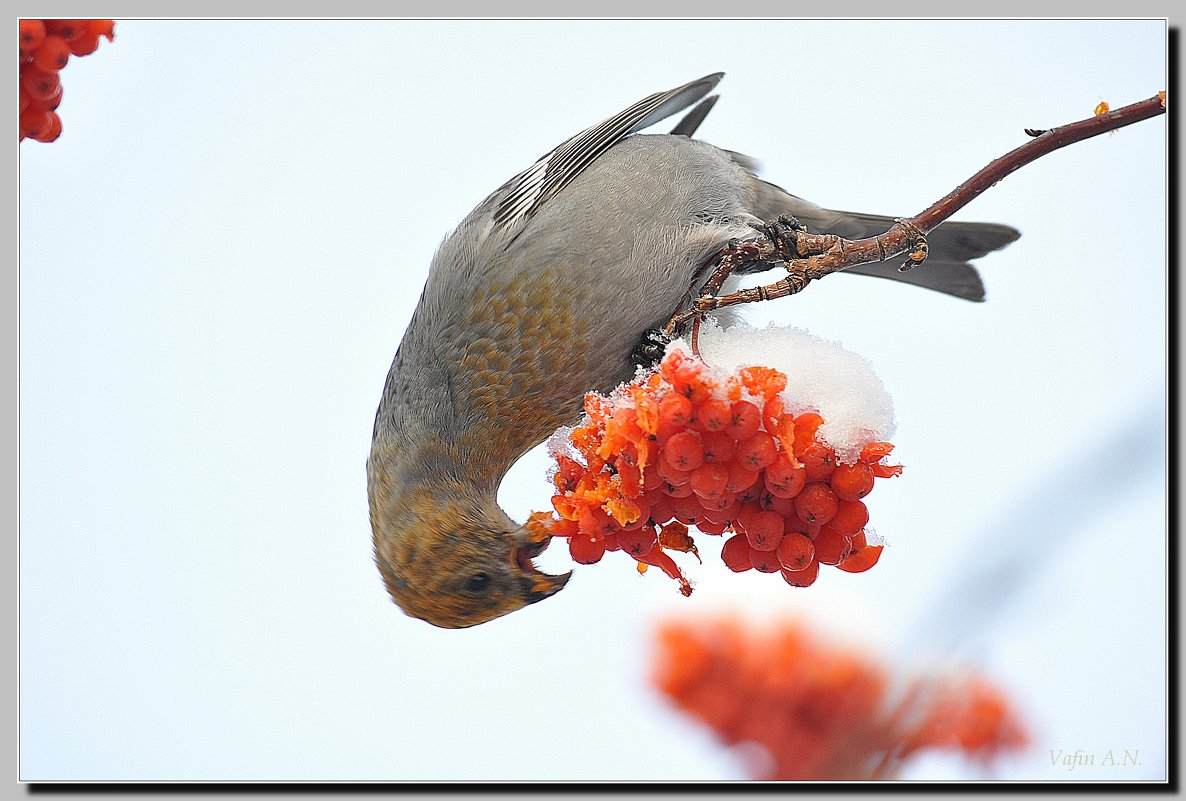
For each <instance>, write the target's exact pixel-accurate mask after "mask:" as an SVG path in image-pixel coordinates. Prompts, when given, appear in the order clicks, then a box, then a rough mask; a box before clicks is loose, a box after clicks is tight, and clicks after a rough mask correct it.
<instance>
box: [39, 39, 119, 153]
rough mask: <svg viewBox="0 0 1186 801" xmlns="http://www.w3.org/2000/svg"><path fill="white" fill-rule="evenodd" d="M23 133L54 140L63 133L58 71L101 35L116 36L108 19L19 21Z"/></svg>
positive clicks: (94, 44)
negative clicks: (59, 113)
mask: <svg viewBox="0 0 1186 801" xmlns="http://www.w3.org/2000/svg"><path fill="white" fill-rule="evenodd" d="M20 29H21V30H20V112H19V113H20V135H21V141H22V142H23V141H24V140H25V139H26V137H27V138H29V139H36V140H37V141H38V142H52V141H54V140H55V139H57V138H58V136H60V135H61V133H62V119H61V117H59V116H58V114H57V111H56V109H57V108H58V106H59V105H61V103H62V80H61V78H60V77H59V75H58V73H59V72H61V71H62V68H63V67H65V66H66V64H67V63H68V62H69V61H70V56H86V55H90V54H91V53H93V52H95V50H96V49H97V48H98V47H99V38H100V37H103V36H106V37H107V41H109V42H110V41H112V40H114V39H115V21H114V20H109V19H45V20H42V19H23V20H21V21H20Z"/></svg>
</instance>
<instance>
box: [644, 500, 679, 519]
mask: <svg viewBox="0 0 1186 801" xmlns="http://www.w3.org/2000/svg"><path fill="white" fill-rule="evenodd" d="M660 495H661V496H662V497H660V498H657V499H656V500H653V501H651V520H653V521H654V522H655V523H658V524H659V525H663V524H664V523H666V522H667V521H668V520H670V519H671V518H672V517H674V516H675V510H674V509H672V508H671V498H670V497H669V496H667V495H664V494H663V493H660ZM648 500H649V499H648Z"/></svg>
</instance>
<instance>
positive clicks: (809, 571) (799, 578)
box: [780, 560, 819, 587]
mask: <svg viewBox="0 0 1186 801" xmlns="http://www.w3.org/2000/svg"><path fill="white" fill-rule="evenodd" d="M780 572H781V573H782V577H783V580H784V581H786V583H787V584H790V585H791V586H792V587H810V586H811V585H812V584H814V583H815V580H816V578H818V577H819V562H817V561H815V560H812V561H811V562H808V563H807V565H806V566H805V567H804V568H803V569H802V570H786V569H784V570H782V571H780Z"/></svg>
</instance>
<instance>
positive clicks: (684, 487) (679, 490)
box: [663, 481, 692, 499]
mask: <svg viewBox="0 0 1186 801" xmlns="http://www.w3.org/2000/svg"><path fill="white" fill-rule="evenodd" d="M663 494H664V495H666V496H667V497H668V498H672V499H674V498H687V497H688V496H690V495H692V485H691V483H690V482H687V481H685V482H684V483H682V484H672V483H671V482H670V481H668V482H667V483H665V484H664V485H663Z"/></svg>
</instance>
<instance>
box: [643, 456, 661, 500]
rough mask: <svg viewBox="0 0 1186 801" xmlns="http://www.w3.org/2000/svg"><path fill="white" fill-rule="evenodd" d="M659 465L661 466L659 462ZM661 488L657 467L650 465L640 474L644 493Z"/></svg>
mask: <svg viewBox="0 0 1186 801" xmlns="http://www.w3.org/2000/svg"><path fill="white" fill-rule="evenodd" d="M659 464H660V465H661V464H663V461H662V460H660V461H659ZM661 486H663V476H662V475H660V474H659V468H658V465H650V466H649V467H647V469H646V470H644V471H643V472H642V488H643V490H644V491H645V492H650V491H651V490H654V489H658V488H659V487H661Z"/></svg>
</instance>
